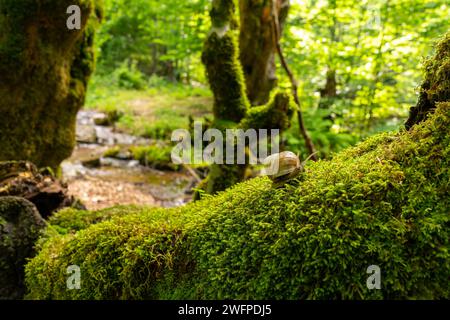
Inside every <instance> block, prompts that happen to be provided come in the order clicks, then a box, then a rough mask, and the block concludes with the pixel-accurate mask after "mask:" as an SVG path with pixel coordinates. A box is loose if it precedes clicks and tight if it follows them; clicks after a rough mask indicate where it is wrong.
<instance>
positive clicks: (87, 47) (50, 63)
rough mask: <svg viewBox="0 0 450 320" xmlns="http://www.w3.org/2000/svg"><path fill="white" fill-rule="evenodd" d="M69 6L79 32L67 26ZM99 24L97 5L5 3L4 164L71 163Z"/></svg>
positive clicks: (0, 82) (1, 54)
mask: <svg viewBox="0 0 450 320" xmlns="http://www.w3.org/2000/svg"><path fill="white" fill-rule="evenodd" d="M70 5H78V6H79V7H80V9H81V17H82V25H81V30H68V28H67V26H66V21H67V19H68V17H69V15H68V14H67V13H66V11H67V8H68V7H69V6H70ZM100 18H101V9H100V6H99V3H98V1H95V2H94V1H93V0H52V1H27V0H3V1H0V30H1V34H0V74H1V77H0V97H1V99H0V115H1V116H0V160H29V161H32V162H33V163H35V164H36V165H37V166H39V167H44V166H48V167H52V168H56V167H58V166H59V164H60V163H61V161H62V160H64V159H65V158H67V157H69V156H70V154H71V152H72V149H73V147H74V144H75V120H76V114H77V112H78V110H79V109H80V108H81V107H82V105H83V104H84V99H85V93H86V85H87V82H88V79H89V77H90V75H91V73H92V71H93V68H94V51H93V40H94V30H95V25H96V23H97V22H98V19H100Z"/></svg>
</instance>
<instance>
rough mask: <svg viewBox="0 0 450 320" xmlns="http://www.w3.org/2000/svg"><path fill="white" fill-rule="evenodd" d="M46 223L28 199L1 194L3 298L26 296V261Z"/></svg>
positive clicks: (0, 294)
mask: <svg viewBox="0 0 450 320" xmlns="http://www.w3.org/2000/svg"><path fill="white" fill-rule="evenodd" d="M45 226H46V223H45V221H44V219H43V218H42V217H41V215H40V214H39V212H38V210H37V209H36V206H35V205H34V204H32V203H31V202H29V201H28V200H26V199H24V198H20V197H0V300H4V299H21V298H23V295H24V293H25V286H24V277H25V274H24V273H25V272H24V268H25V264H26V262H27V260H28V259H29V258H32V257H33V255H34V253H35V249H34V247H35V243H36V241H37V240H38V238H39V236H40V235H41V231H42V230H43V229H44V228H45Z"/></svg>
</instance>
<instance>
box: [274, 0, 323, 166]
mask: <svg viewBox="0 0 450 320" xmlns="http://www.w3.org/2000/svg"><path fill="white" fill-rule="evenodd" d="M276 1H277V0H272V5H273V8H272V22H273V36H274V41H275V44H276V48H277V53H278V56H279V58H280V61H281V65H282V66H283V69H284V70H285V71H286V73H287V75H288V77H289V80H290V81H291V84H292V95H293V96H294V101H295V103H296V104H297V108H298V110H297V117H298V123H299V127H300V134H301V135H302V136H303V139H304V140H305V144H306V148H307V149H308V152H309V155H310V157H311V160H313V161H317V160H318V157H317V155H316V154H317V151H316V148H315V147H314V143H313V141H312V139H311V137H310V136H309V133H308V130H307V129H306V126H305V121H304V119H303V113H302V110H301V104H300V99H299V97H298V84H297V81H296V80H295V77H294V74H293V73H292V71H291V69H290V68H289V65H288V63H287V61H286V58H285V56H284V53H283V49H282V48H281V44H280V38H281V28H280V24H279V20H278V13H277V7H276Z"/></svg>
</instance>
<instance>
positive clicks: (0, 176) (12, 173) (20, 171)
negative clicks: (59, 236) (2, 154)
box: [0, 161, 74, 218]
mask: <svg viewBox="0 0 450 320" xmlns="http://www.w3.org/2000/svg"><path fill="white" fill-rule="evenodd" d="M0 196H18V197H22V198H25V199H27V200H29V201H31V202H32V203H33V204H34V205H35V206H36V207H37V209H38V210H39V212H40V214H41V216H42V217H43V218H48V217H49V216H50V215H51V214H52V213H53V212H54V211H56V210H58V209H60V208H63V207H67V206H71V204H72V203H73V202H74V199H73V198H72V197H70V196H68V191H67V185H65V184H64V183H62V182H60V181H58V180H57V179H55V178H54V177H52V176H51V175H45V174H43V173H41V172H39V170H38V169H37V168H36V166H34V165H33V164H32V163H30V162H22V161H10V162H0Z"/></svg>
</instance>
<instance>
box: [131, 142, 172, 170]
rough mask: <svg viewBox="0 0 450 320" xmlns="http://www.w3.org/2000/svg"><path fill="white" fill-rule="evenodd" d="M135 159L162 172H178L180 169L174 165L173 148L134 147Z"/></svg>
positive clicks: (132, 149) (160, 146)
mask: <svg viewBox="0 0 450 320" xmlns="http://www.w3.org/2000/svg"><path fill="white" fill-rule="evenodd" d="M131 152H132V154H133V158H134V159H136V160H139V162H140V163H141V164H142V165H145V166H149V167H152V168H155V169H160V170H178V169H179V168H180V167H179V166H178V165H176V164H174V163H173V161H172V157H171V153H172V147H171V146H165V145H164V146H163V145H152V146H145V147H132V148H131Z"/></svg>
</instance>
